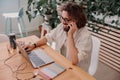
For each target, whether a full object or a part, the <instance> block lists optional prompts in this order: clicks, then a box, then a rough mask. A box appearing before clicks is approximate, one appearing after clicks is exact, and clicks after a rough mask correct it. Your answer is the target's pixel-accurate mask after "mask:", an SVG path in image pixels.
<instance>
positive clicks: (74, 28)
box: [68, 22, 77, 36]
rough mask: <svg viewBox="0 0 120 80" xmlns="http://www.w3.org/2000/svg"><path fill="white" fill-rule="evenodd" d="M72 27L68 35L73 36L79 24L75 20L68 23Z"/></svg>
mask: <svg viewBox="0 0 120 80" xmlns="http://www.w3.org/2000/svg"><path fill="white" fill-rule="evenodd" d="M68 26H69V27H70V29H69V31H68V36H70V35H71V36H73V34H74V32H75V31H76V30H77V25H76V23H75V22H71V23H69V25H68Z"/></svg>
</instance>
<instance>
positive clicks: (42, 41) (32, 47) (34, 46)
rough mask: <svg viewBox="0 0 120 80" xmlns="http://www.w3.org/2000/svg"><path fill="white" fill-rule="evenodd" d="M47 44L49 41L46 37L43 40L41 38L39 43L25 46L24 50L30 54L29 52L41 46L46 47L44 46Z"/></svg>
mask: <svg viewBox="0 0 120 80" xmlns="http://www.w3.org/2000/svg"><path fill="white" fill-rule="evenodd" d="M46 43H47V39H46V37H43V38H41V39H40V40H39V41H37V42H36V43H34V44H28V45H25V46H24V47H23V48H24V49H25V50H26V51H27V52H29V51H31V50H33V49H34V48H36V47H39V46H41V45H44V44H46Z"/></svg>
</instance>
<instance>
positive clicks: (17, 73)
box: [4, 50, 36, 80]
mask: <svg viewBox="0 0 120 80" xmlns="http://www.w3.org/2000/svg"><path fill="white" fill-rule="evenodd" d="M8 52H9V53H10V51H9V50H8ZM16 54H17V53H16ZM16 54H13V55H12V56H10V57H9V58H7V59H5V61H4V65H6V66H7V67H9V68H10V70H11V71H12V73H15V72H16V76H15V78H16V79H17V80H31V79H33V78H35V77H36V75H34V74H33V72H25V73H20V72H19V71H23V70H25V68H26V67H27V63H26V62H24V63H22V64H20V65H19V66H18V68H17V70H15V71H13V69H12V67H11V66H9V65H8V64H6V62H7V61H8V60H10V59H11V58H12V57H14V56H15V55H16ZM23 64H26V66H25V67H24V68H22V69H20V68H21V66H22V65H23ZM27 73H32V74H33V76H32V77H30V78H27V79H19V78H18V75H19V74H27Z"/></svg>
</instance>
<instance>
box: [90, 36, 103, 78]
mask: <svg viewBox="0 0 120 80" xmlns="http://www.w3.org/2000/svg"><path fill="white" fill-rule="evenodd" d="M92 43H93V48H92V54H91V62H90V66H89V69H88V73H89V74H90V75H92V76H93V75H94V74H95V72H96V70H97V66H98V61H99V49H100V44H101V43H100V40H99V39H98V38H97V37H95V36H92Z"/></svg>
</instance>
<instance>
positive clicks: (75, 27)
mask: <svg viewBox="0 0 120 80" xmlns="http://www.w3.org/2000/svg"><path fill="white" fill-rule="evenodd" d="M60 20H61V23H60V24H59V25H58V26H57V27H56V28H55V29H53V30H52V31H51V32H50V33H48V34H46V36H45V37H43V38H42V39H40V40H39V41H38V42H36V43H35V44H33V45H28V46H26V47H25V49H26V51H30V50H32V49H34V48H35V47H38V46H41V45H44V44H46V43H47V42H52V41H55V42H56V45H57V46H56V49H57V51H61V52H60V53H61V54H62V55H64V56H65V57H66V58H67V59H68V60H70V61H71V62H72V64H74V65H77V64H79V66H80V67H81V68H83V69H84V70H86V71H87V70H88V67H89V63H90V57H91V48H92V40H91V35H90V33H89V31H88V30H87V29H86V27H85V25H86V22H87V20H86V16H85V14H84V12H83V9H82V7H80V6H79V5H77V4H76V3H71V2H68V3H65V4H63V5H61V17H60Z"/></svg>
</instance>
